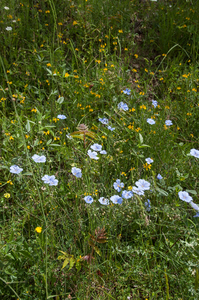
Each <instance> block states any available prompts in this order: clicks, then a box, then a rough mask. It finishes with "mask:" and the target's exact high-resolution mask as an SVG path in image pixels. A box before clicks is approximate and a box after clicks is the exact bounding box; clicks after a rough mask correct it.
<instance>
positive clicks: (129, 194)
mask: <svg viewBox="0 0 199 300" xmlns="http://www.w3.org/2000/svg"><path fill="white" fill-rule="evenodd" d="M132 197H133V192H132V191H126V190H124V191H123V192H122V198H124V199H130V198H132Z"/></svg>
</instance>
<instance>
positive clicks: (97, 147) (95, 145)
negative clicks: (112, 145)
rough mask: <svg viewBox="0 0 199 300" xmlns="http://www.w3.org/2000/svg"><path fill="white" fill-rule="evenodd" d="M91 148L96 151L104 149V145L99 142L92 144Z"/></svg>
mask: <svg viewBox="0 0 199 300" xmlns="http://www.w3.org/2000/svg"><path fill="white" fill-rule="evenodd" d="M91 149H92V150H94V151H101V150H102V145H99V144H93V145H92V146H91Z"/></svg>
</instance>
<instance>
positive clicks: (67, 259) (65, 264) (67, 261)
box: [62, 258, 70, 269]
mask: <svg viewBox="0 0 199 300" xmlns="http://www.w3.org/2000/svg"><path fill="white" fill-rule="evenodd" d="M69 261H70V258H66V259H65V261H64V263H63V266H62V269H63V268H65V266H67V264H68V263H69Z"/></svg>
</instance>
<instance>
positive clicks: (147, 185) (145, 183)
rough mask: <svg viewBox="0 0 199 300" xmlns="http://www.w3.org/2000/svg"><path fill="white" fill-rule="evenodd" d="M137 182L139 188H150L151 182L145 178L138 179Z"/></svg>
mask: <svg viewBox="0 0 199 300" xmlns="http://www.w3.org/2000/svg"><path fill="white" fill-rule="evenodd" d="M135 184H136V185H137V187H138V188H139V189H141V190H143V191H145V190H149V189H150V183H149V182H148V181H146V180H144V179H139V180H138V181H136V183H135Z"/></svg>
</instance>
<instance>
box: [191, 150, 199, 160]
mask: <svg viewBox="0 0 199 300" xmlns="http://www.w3.org/2000/svg"><path fill="white" fill-rule="evenodd" d="M190 154H191V155H192V156H194V157H196V158H199V150H196V149H191V150H190Z"/></svg>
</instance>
